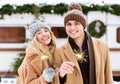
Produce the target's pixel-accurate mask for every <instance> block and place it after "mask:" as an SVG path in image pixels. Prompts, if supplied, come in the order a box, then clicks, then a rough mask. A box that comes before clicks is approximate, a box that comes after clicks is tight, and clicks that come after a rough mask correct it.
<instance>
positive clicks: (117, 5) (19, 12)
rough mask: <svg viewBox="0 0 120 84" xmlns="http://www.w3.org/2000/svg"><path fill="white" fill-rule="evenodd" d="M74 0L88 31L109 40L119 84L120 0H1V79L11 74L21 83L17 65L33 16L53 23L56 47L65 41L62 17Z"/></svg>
mask: <svg viewBox="0 0 120 84" xmlns="http://www.w3.org/2000/svg"><path fill="white" fill-rule="evenodd" d="M71 2H77V3H80V4H81V6H82V8H83V13H84V17H85V18H86V21H87V27H86V31H88V32H89V33H90V34H91V35H92V36H93V37H95V38H98V39H101V40H103V41H106V42H107V43H108V45H109V49H110V60H111V64H112V71H113V78H114V84H120V61H119V59H120V0H59V1H58V0H0V76H1V79H2V78H3V77H4V76H5V75H6V74H7V75H8V74H9V75H12V76H10V77H12V78H13V80H14V78H15V79H17V82H16V84H20V82H18V81H19V76H18V75H17V69H18V67H19V66H20V64H21V62H22V60H23V59H24V56H25V48H26V46H27V44H28V42H29V41H30V39H31V38H30V36H29V32H28V29H29V28H28V26H29V24H30V23H31V21H32V20H34V19H39V20H41V21H43V22H45V23H47V24H49V25H50V26H51V30H52V31H53V32H54V34H55V36H56V42H57V47H60V46H61V45H62V44H63V43H64V42H65V41H66V38H67V35H66V33H65V30H64V23H63V22H64V21H63V18H64V15H65V13H66V12H67V7H68V5H69V4H70V3H71ZM8 72H9V73H8ZM0 81H1V80H0ZM8 84H9V83H8Z"/></svg>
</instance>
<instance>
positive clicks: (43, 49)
mask: <svg viewBox="0 0 120 84" xmlns="http://www.w3.org/2000/svg"><path fill="white" fill-rule="evenodd" d="M50 34H51V38H52V39H51V43H50V48H49V47H48V46H47V45H45V44H43V43H41V42H39V41H38V40H37V37H36V34H35V36H34V38H33V40H32V42H31V45H32V46H33V47H34V48H36V50H37V52H38V55H39V56H40V58H41V56H42V55H46V56H49V58H48V60H49V62H50V65H52V63H53V56H52V55H53V53H54V51H55V48H56V43H55V36H54V34H53V32H52V31H50Z"/></svg>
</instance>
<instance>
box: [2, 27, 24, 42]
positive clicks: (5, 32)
mask: <svg viewBox="0 0 120 84" xmlns="http://www.w3.org/2000/svg"><path fill="white" fill-rule="evenodd" d="M23 42H25V28H24V27H0V43H23Z"/></svg>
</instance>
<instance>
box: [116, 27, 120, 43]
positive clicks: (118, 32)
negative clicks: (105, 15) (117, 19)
mask: <svg viewBox="0 0 120 84" xmlns="http://www.w3.org/2000/svg"><path fill="white" fill-rule="evenodd" d="M117 42H118V43H120V27H119V28H117Z"/></svg>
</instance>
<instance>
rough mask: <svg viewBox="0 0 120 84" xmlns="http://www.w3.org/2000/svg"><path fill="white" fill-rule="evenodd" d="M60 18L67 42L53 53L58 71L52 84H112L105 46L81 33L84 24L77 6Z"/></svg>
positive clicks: (72, 5) (107, 52)
mask: <svg viewBox="0 0 120 84" xmlns="http://www.w3.org/2000/svg"><path fill="white" fill-rule="evenodd" d="M68 9H69V11H68V12H67V13H66V15H65V17H64V25H65V30H66V33H67V35H68V41H67V42H66V44H64V45H63V46H62V47H60V48H59V49H57V50H56V52H55V55H54V65H53V66H54V67H60V70H59V72H58V73H57V74H56V76H55V84H113V78H112V70H111V64H110V59H109V57H110V56H109V48H108V45H107V43H105V42H103V41H100V40H98V39H95V38H92V37H91V36H90V35H89V33H87V32H86V31H85V27H86V21H85V18H84V16H83V13H82V9H81V8H80V6H79V5H78V4H71V5H70V6H69V8H68Z"/></svg>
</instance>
